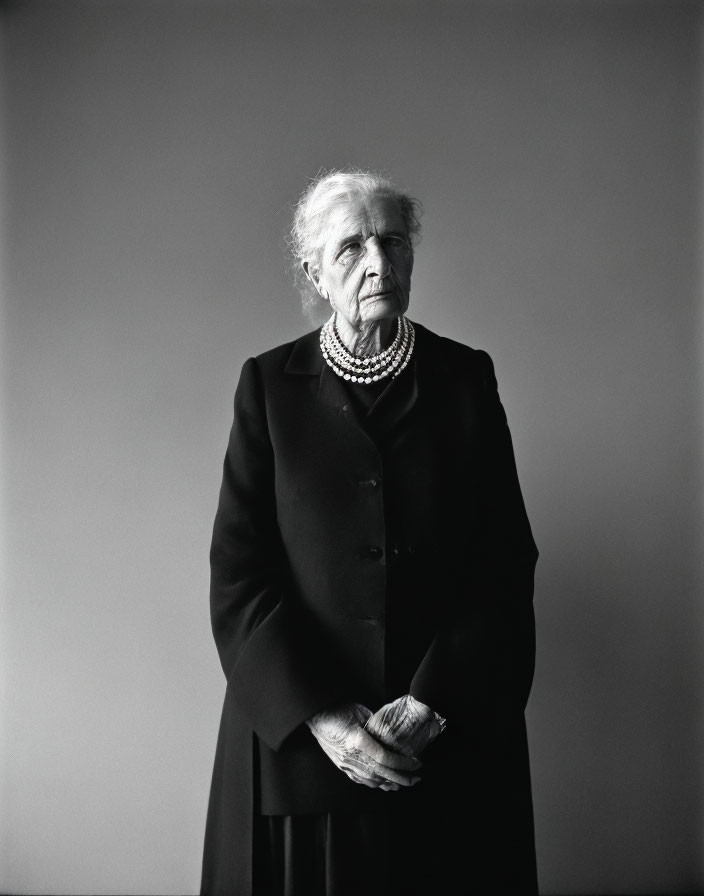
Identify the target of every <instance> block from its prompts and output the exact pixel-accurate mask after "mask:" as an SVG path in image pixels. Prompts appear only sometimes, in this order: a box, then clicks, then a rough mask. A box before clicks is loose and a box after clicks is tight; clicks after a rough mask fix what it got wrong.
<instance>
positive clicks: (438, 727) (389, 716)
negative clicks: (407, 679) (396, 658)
mask: <svg viewBox="0 0 704 896" xmlns="http://www.w3.org/2000/svg"><path fill="white" fill-rule="evenodd" d="M364 729H365V731H368V732H369V733H370V734H371V735H372V737H374V738H375V739H376V740H378V741H379V742H380V743H382V744H384V746H386V747H388V748H389V749H391V750H394V751H395V752H397V753H402V754H403V755H404V756H419V755H420V753H421V752H422V751H423V750H424V749H425V748H426V747H427V746H428V745H429V744H430V743H432V742H433V741H434V740H435V738H436V737H437V736H438V734H440V732H441V731H444V729H445V719H443V718H442V717H441V716H439V715H438V714H437V713H436V712H433V710H432V709H431V708H430V707H429V706H426V705H425V703H421V702H420V701H419V700H416V699H415V698H414V697H411V695H410V694H406V695H405V696H403V697H399V698H398V699H397V700H394V701H393V702H392V703H387V704H385V705H384V706H382V707H381V709H379V710H377V711H376V712H375V713H374V714H373V715H371V716H370V717H369V718H368V719H367V722H366V725H365V726H364Z"/></svg>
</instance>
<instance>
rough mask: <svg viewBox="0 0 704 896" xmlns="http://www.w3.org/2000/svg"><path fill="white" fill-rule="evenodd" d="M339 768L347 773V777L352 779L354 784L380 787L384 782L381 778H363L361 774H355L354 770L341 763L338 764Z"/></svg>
mask: <svg viewBox="0 0 704 896" xmlns="http://www.w3.org/2000/svg"><path fill="white" fill-rule="evenodd" d="M340 769H341V770H342V771H343V772H344V773H345V774H346V775H347V777H348V778H350V779H351V780H352V781H354V783H355V784H363V785H364V786H365V787H380V786H381V785H382V784H383V783H384V779H383V778H377V777H369V778H363V777H362V776H361V775H356V774H355V773H354V772H351V771H350V770H349V769H347V768H345V767H344V766H343V765H341V766H340Z"/></svg>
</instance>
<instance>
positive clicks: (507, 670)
mask: <svg viewBox="0 0 704 896" xmlns="http://www.w3.org/2000/svg"><path fill="white" fill-rule="evenodd" d="M477 355H478V356H479V361H480V376H481V381H482V389H481V393H480V396H481V397H480V407H481V415H480V420H481V424H480V425H481V436H480V443H481V448H480V455H479V456H480V458H481V461H480V462H481V464H482V475H481V481H482V495H483V498H482V503H483V508H482V514H481V517H482V526H481V531H480V532H479V535H478V538H477V539H476V540H475V542H474V543H473V544H471V545H467V546H466V547H467V550H466V552H465V557H466V574H465V575H464V576H463V578H462V579H461V580H460V581H459V582H458V589H457V594H455V595H454V596H453V600H452V602H451V605H450V610H449V611H448V614H447V616H446V617H445V618H444V619H443V621H442V623H441V625H440V627H439V628H438V630H437V632H436V634H435V637H434V639H433V640H432V642H431V645H430V647H429V649H428V651H427V653H426V654H425V656H424V658H423V660H422V662H421V663H420V665H419V667H418V669H417V670H416V673H415V675H414V677H413V680H412V682H411V685H410V693H411V694H412V695H413V696H414V697H415V698H416V699H418V700H420V701H421V702H423V703H426V704H427V705H428V706H431V707H432V708H433V709H434V710H436V711H437V712H439V713H441V714H442V715H444V716H446V718H447V719H448V724H451V723H452V721H453V718H454V719H455V720H456V719H458V717H460V718H464V719H466V717H467V712H470V713H471V715H472V716H474V714H475V712H480V713H482V714H483V715H485V716H487V717H490V718H492V719H493V721H494V723H495V724H497V725H499V726H502V725H504V724H506V725H510V724H512V723H513V722H514V721H515V720H516V718H517V717H519V716H522V714H523V712H524V709H525V706H526V703H527V700H528V695H529V693H530V689H531V685H532V681H533V671H534V666H535V618H534V613H533V579H534V571H535V564H536V561H537V558H538V550H537V548H536V546H535V542H534V540H533V535H532V532H531V528H530V524H529V521H528V517H527V514H526V509H525V505H524V501H523V496H522V493H521V488H520V485H519V481H518V473H517V470H516V462H515V458H514V452H513V445H512V440H511V434H510V431H509V427H508V423H507V420H506V414H505V411H504V408H503V406H502V404H501V401H500V399H499V394H498V389H497V382H496V377H495V375H494V367H493V364H492V361H491V359H490V357H489V355H487V354H486V352H478V353H477Z"/></svg>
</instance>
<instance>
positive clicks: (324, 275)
mask: <svg viewBox="0 0 704 896" xmlns="http://www.w3.org/2000/svg"><path fill="white" fill-rule="evenodd" d="M304 267H305V270H306V273H307V274H308V276H309V277H310V279H311V280H312V281H313V283H314V284H315V287H316V289H317V290H318V292H319V293H320V295H321V296H322V297H323V298H324V299H327V300H328V301H329V302H330V304H331V306H332V308H333V309H334V310H335V311H337V312H338V314H340V315H342V317H344V318H345V320H347V321H348V323H349V324H351V326H353V327H354V328H355V329H358V328H359V327H360V325H361V324H364V323H369V322H371V321H377V320H383V319H384V318H389V317H396V316H397V315H399V314H404V313H405V312H406V309H407V308H408V300H409V296H410V292H411V273H412V271H413V249H412V248H411V242H410V240H409V238H408V233H407V231H406V226H405V224H404V222H403V215H402V214H401V211H400V209H399V207H398V205H397V204H396V202H395V201H394V200H393V199H389V198H388V197H384V196H352V197H351V198H350V201H349V202H348V203H347V204H346V205H344V206H341V207H339V208H336V209H333V210H332V211H331V213H330V215H329V217H328V221H327V227H326V240H325V244H324V246H323V248H322V250H321V252H320V257H319V260H318V262H317V263H310V264H304Z"/></svg>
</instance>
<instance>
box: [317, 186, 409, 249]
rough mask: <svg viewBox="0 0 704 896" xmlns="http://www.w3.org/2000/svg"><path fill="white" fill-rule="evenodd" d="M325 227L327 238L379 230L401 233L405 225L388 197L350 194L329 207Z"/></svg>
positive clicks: (398, 210) (340, 237)
mask: <svg viewBox="0 0 704 896" xmlns="http://www.w3.org/2000/svg"><path fill="white" fill-rule="evenodd" d="M325 229H326V231H327V238H328V239H330V240H339V239H343V238H344V237H346V236H365V235H367V234H369V233H376V232H382V231H383V232H389V231H392V232H395V233H398V232H401V233H405V231H406V225H405V222H404V220H403V215H402V214H401V209H400V208H399V207H398V203H397V202H396V201H395V200H394V199H392V198H391V197H390V196H350V198H349V200H348V201H347V202H345V203H344V204H340V205H337V206H335V207H333V208H332V209H331V210H330V213H329V214H328V219H327V226H326V228H325Z"/></svg>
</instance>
